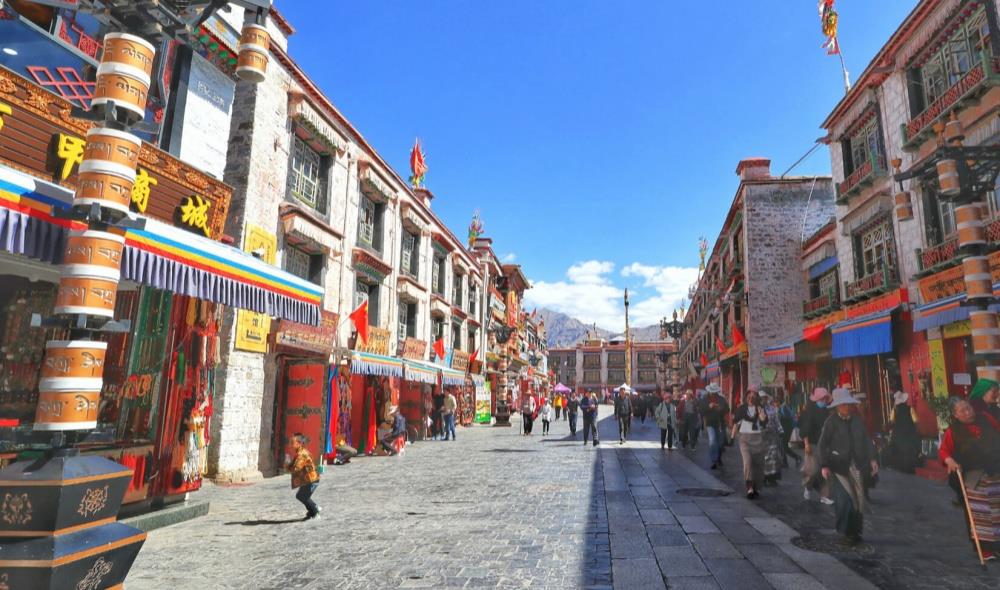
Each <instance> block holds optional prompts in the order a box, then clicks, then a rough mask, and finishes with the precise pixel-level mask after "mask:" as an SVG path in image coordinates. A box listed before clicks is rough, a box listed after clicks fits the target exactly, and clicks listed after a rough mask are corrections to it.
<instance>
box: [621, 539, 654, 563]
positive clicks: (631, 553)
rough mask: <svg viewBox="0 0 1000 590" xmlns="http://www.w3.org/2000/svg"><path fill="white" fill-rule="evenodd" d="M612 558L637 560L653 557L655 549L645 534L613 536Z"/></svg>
mask: <svg viewBox="0 0 1000 590" xmlns="http://www.w3.org/2000/svg"><path fill="white" fill-rule="evenodd" d="M611 557H612V558H613V559H635V558H639V557H648V558H652V557H653V548H652V547H651V546H650V544H649V539H647V538H646V535H645V534H632V533H625V534H614V533H613V534H612V535H611Z"/></svg>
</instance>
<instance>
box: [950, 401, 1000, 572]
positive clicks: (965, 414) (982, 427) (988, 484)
mask: <svg viewBox="0 0 1000 590" xmlns="http://www.w3.org/2000/svg"><path fill="white" fill-rule="evenodd" d="M948 405H949V406H950V408H951V416H952V418H951V425H950V426H949V427H948V430H946V431H945V433H944V437H943V438H942V439H941V448H940V449H939V450H938V455H939V456H940V458H941V461H942V462H943V463H944V464H945V466H946V467H947V468H948V472H949V473H950V474H952V475H951V476H950V478H949V481H948V484H949V485H950V486H952V488H953V489H955V491H956V492H958V493H962V494H964V495H965V496H967V498H968V499H969V502H970V504H971V503H973V502H974V506H976V507H978V509H973V510H972V516H971V519H972V521H973V522H974V525H975V527H976V531H977V532H978V538H979V541H980V545H981V547H982V550H983V559H984V560H987V559H996V554H997V551H1000V538H998V535H1000V516H998V515H997V512H996V511H995V510H990V508H989V507H990V506H997V505H998V504H1000V422H997V421H996V420H994V419H993V417H992V416H990V415H989V414H976V411H975V410H974V409H973V408H972V404H970V403H969V402H968V401H966V400H964V399H962V398H958V397H953V398H951V400H949V402H948ZM958 472H961V473H962V475H963V477H962V479H961V480H960V479H959V478H958V475H957V473H958ZM960 481H964V483H965V489H964V490H962V488H961V485H960ZM963 504H965V502H963ZM967 506H968V505H967ZM984 507H985V509H983V508H984ZM969 519H970V517H969V514H968V512H966V513H965V524H966V527H968V525H969ZM969 536H970V537H971V536H972V530H971V529H970V530H969Z"/></svg>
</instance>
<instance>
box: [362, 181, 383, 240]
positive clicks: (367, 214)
mask: <svg viewBox="0 0 1000 590" xmlns="http://www.w3.org/2000/svg"><path fill="white" fill-rule="evenodd" d="M358 212H359V215H360V218H359V219H358V241H359V242H361V244H362V245H363V246H366V247H368V248H370V249H372V250H376V251H378V252H381V251H382V240H381V237H382V236H381V235H379V234H380V231H379V230H380V229H381V228H380V221H381V219H380V215H379V213H380V211H379V204H378V203H376V202H375V201H373V200H371V199H369V198H368V197H366V196H364V195H362V196H361V202H360V203H359V204H358Z"/></svg>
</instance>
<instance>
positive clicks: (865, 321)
mask: <svg viewBox="0 0 1000 590" xmlns="http://www.w3.org/2000/svg"><path fill="white" fill-rule="evenodd" d="M893 311H894V309H888V310H884V311H880V312H877V313H873V314H869V315H865V316H861V317H859V318H854V319H851V320H847V321H844V322H840V323H839V324H834V325H833V326H830V333H831V334H832V335H833V343H832V347H831V354H832V356H833V358H835V359H840V358H848V357H853V356H868V355H872V354H879V353H883V352H892V312H893Z"/></svg>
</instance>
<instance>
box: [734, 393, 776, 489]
mask: <svg viewBox="0 0 1000 590" xmlns="http://www.w3.org/2000/svg"><path fill="white" fill-rule="evenodd" d="M744 399H745V400H746V401H744V403H743V404H742V405H740V407H738V408H737V409H736V413H735V414H734V415H733V432H732V437H733V438H734V439H736V440H738V441H739V444H740V455H741V456H742V457H743V479H744V480H745V482H746V487H747V498H749V499H751V500H752V499H754V498H756V497H757V496H758V494H760V486H761V484H762V483H763V481H764V452H765V450H766V447H765V444H764V428H766V427H767V412H766V411H765V410H764V408H763V406H762V405H761V403H760V396H759V395H758V393H757V390H756V389H752V388H751V389H747V392H746V395H745V396H744ZM737 436H738V438H737Z"/></svg>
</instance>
